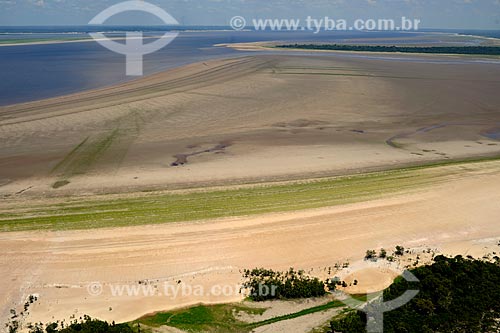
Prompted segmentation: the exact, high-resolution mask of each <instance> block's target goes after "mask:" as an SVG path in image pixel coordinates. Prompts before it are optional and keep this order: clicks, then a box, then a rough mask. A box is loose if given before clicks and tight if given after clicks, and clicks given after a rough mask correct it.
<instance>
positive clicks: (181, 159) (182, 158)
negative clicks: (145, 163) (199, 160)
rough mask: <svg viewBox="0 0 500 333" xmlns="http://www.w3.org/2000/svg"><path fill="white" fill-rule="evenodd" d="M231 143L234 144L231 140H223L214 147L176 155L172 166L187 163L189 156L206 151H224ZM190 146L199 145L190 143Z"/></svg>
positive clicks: (216, 152)
mask: <svg viewBox="0 0 500 333" xmlns="http://www.w3.org/2000/svg"><path fill="white" fill-rule="evenodd" d="M231 145H232V143H231V142H229V141H223V142H221V143H219V144H218V145H216V146H214V147H212V148H209V149H204V150H199V151H195V152H192V153H187V154H177V155H174V157H175V158H176V160H175V162H173V163H172V164H171V166H174V167H176V166H181V165H184V164H187V162H188V157H191V156H196V155H201V154H205V153H215V154H220V153H223V152H224V150H225V149H226V148H228V147H231ZM188 147H197V145H190V146H188Z"/></svg>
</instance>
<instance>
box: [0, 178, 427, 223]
mask: <svg viewBox="0 0 500 333" xmlns="http://www.w3.org/2000/svg"><path fill="white" fill-rule="evenodd" d="M435 177H436V176H435V175H431V174H429V173H424V172H420V171H418V170H403V171H388V172H378V173H372V174H364V175H356V176H350V177H340V178H335V179H326V180H317V181H311V182H305V183H295V184H285V185H267V186H256V187H251V188H239V189H231V190H213V191H207V192H195V193H182V194H155V193H151V194H149V195H145V196H143V197H139V198H128V199H115V200H109V201H107V200H106V201H105V200H103V201H82V200H81V199H80V200H74V201H72V202H67V203H64V204H57V205H46V206H39V207H27V208H24V209H16V210H14V211H9V212H4V213H0V230H2V231H20V230H38V229H41V230H43V229H45V230H65V229H88V228H99V227H117V226H131V225H141V224H156V223H166V222H180V221H193V220H201V219H210V218H221V217H229V216H244V215H252V214H261V213H269V212H285V211H293V210H300V209H308V208H318V207H326V206H333V205H338V204H345V203H351V202H357V201H362V200H368V199H371V198H376V197H381V196H383V195H388V194H391V193H395V192H398V191H402V190H405V189H409V188H413V187H416V186H423V185H426V184H430V183H432V182H433V179H435Z"/></svg>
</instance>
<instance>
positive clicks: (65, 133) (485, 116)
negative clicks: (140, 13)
mask: <svg viewBox="0 0 500 333" xmlns="http://www.w3.org/2000/svg"><path fill="white" fill-rule="evenodd" d="M428 58H429V57H427V59H428ZM438 58H439V57H436V59H438ZM499 74H500V65H498V64H484V63H477V64H474V63H466V64H441V63H440V64H438V63H412V62H401V61H397V60H394V61H387V60H371V59H358V58H353V59H347V58H337V57H334V56H333V57H332V56H293V55H276V56H270V55H256V56H252V57H242V58H237V59H233V60H218V61H210V62H204V63H198V64H194V65H190V66H187V67H184V68H180V69H176V70H171V71H167V72H164V73H161V74H157V75H153V76H151V77H147V78H143V79H140V80H137V81H133V82H129V83H126V84H122V85H119V86H116V87H112V88H108V89H102V90H96V91H91V92H86V93H81V94H76V95H69V96H65V97H61V98H55V99H50V100H42V101H38V102H33V103H27V104H19V105H14V106H9V107H2V108H0V140H1V142H2V145H1V146H0V184H2V186H0V195H4V196H5V195H7V196H16V195H19V194H22V195H24V196H30V195H31V196H37V195H40V194H42V193H43V195H44V196H47V195H49V196H50V195H68V194H79V193H103V192H104V193H106V192H123V191H125V192H128V191H130V190H144V189H171V188H178V187H198V186H205V185H225V184H233V183H244V182H253V181H272V180H288V179H294V178H310V177H315V176H328V175H336V174H349V173H353V172H359V171H362V170H370V169H374V168H378V169H383V168H387V167H397V166H402V165H407V164H420V163H424V162H428V161H442V160H450V159H456V158H465V157H471V156H476V157H477V156H490V155H496V154H499V153H500V142H498V140H497V139H498V138H497V136H496V135H497V130H496V129H497V128H498V126H499V124H500V116H499V114H498V112H497V111H498V110H497V108H498V105H500V95H499V94H497V91H500V80H499V79H498V78H499V77H500V75H499ZM226 142H230V143H231V145H225V144H224V143H226ZM221 143H222V144H224V149H218V148H217V147H218V145H220V144H221ZM176 164H177V166H176ZM62 184H65V185H64V186H60V185H62ZM54 185H56V186H54ZM54 187H56V188H57V189H55V188H54Z"/></svg>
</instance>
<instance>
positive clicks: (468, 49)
mask: <svg viewBox="0 0 500 333" xmlns="http://www.w3.org/2000/svg"><path fill="white" fill-rule="evenodd" d="M276 47H277V48H285V49H301V50H331V51H355V52H401V53H432V54H477V55H500V47H498V46H428V47H426V46H383V45H346V44H288V45H277V46H276Z"/></svg>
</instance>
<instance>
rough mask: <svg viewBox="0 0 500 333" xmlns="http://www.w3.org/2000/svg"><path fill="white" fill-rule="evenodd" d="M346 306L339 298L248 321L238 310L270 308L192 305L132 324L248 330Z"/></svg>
mask: <svg viewBox="0 0 500 333" xmlns="http://www.w3.org/2000/svg"><path fill="white" fill-rule="evenodd" d="M342 306H343V304H342V303H341V302H339V301H331V302H328V303H326V304H322V305H318V306H315V307H311V308H308V309H305V310H302V311H299V312H295V313H291V314H287V315H283V316H278V317H274V318H270V319H267V320H263V321H258V322H254V323H248V322H244V321H242V320H240V319H238V313H241V312H243V313H246V314H248V315H261V314H263V313H264V312H265V311H266V309H265V308H254V307H249V306H245V305H243V304H219V305H198V306H195V307H191V308H186V309H180V310H175V311H170V312H161V313H157V314H154V315H150V316H146V317H143V318H140V319H138V320H136V321H134V322H133V323H131V326H136V325H137V323H140V324H141V326H142V327H144V326H147V327H160V326H163V325H167V326H171V327H175V328H178V329H181V330H184V331H187V332H207V333H211V332H218V333H219V332H220V333H225V332H227V333H229V332H236V333H246V332H251V331H252V330H253V329H255V328H257V327H260V326H265V325H270V324H273V323H276V322H279V321H283V320H290V319H293V318H298V317H302V316H305V315H308V314H311V313H315V312H320V311H325V310H329V309H333V308H337V307H342Z"/></svg>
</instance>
